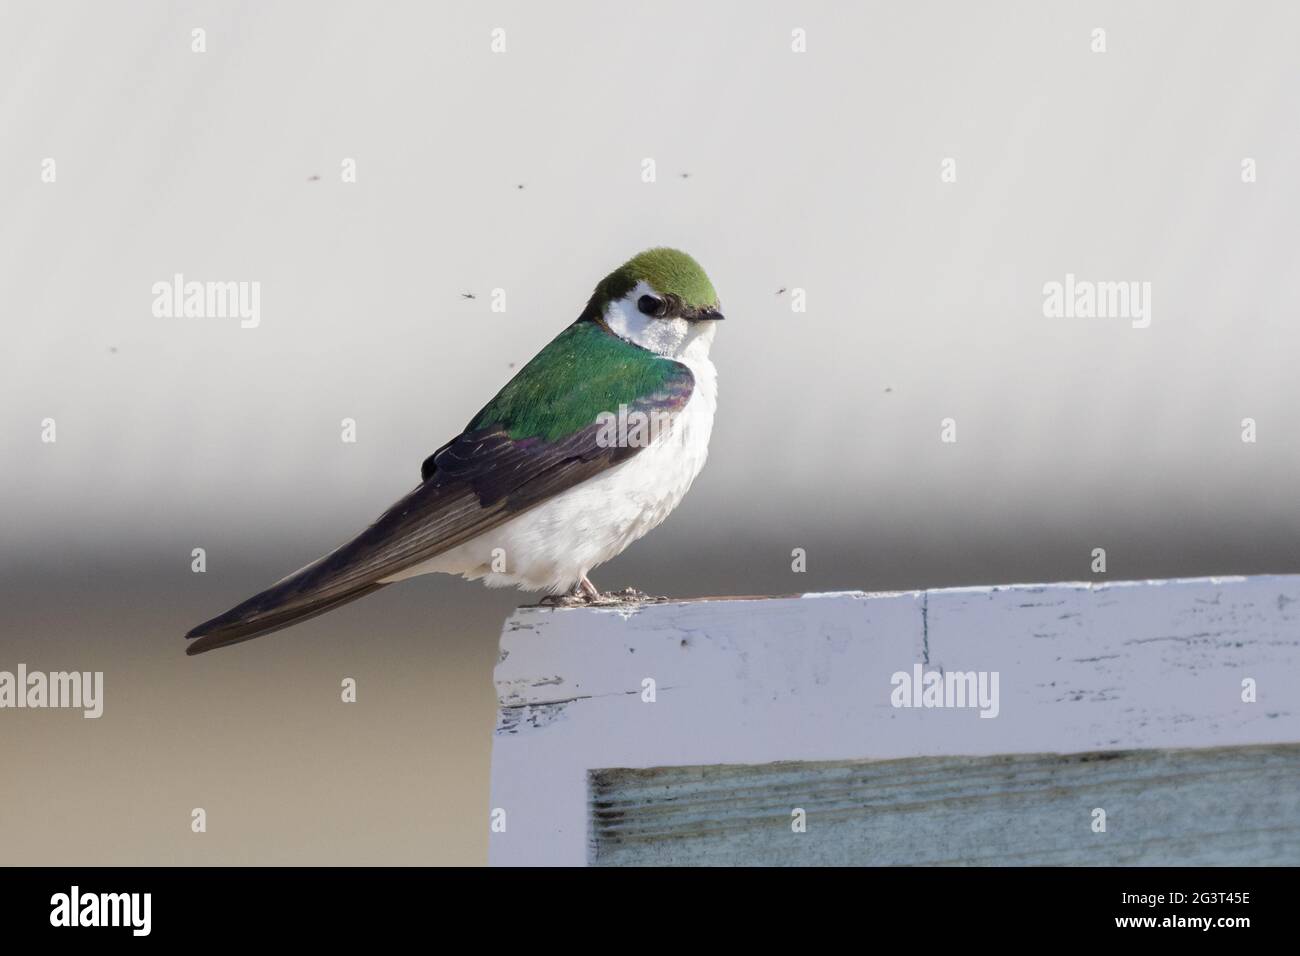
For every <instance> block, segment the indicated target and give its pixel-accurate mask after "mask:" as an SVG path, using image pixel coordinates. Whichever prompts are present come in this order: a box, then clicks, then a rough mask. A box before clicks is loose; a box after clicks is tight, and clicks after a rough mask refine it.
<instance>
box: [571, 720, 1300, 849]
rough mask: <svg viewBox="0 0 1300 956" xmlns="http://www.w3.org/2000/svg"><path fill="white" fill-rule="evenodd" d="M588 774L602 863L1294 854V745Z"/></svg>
mask: <svg viewBox="0 0 1300 956" xmlns="http://www.w3.org/2000/svg"><path fill="white" fill-rule="evenodd" d="M590 782H591V807H590V815H591V842H590V847H589V853H590V862H592V863H593V864H596V865H602V866H620V865H655V866H663V865H670V866H677V865H705V866H718V865H726V866H738V865H760V866H784V865H799V866H803V865H833V866H860V865H873V866H874V865H890V866H898V865H901V866H909V865H1057V866H1062V865H1107V866H1115V865H1142V866H1163V865H1224V864H1238V865H1258V864H1268V865H1289V866H1295V865H1297V864H1300V745H1280V746H1270V747H1225V748H1213V749H1206V750H1138V751H1103V752H1097V753H1089V754H1071V755H1065V756H1062V755H1057V754H1016V755H1006V756H997V757H919V758H910V759H905V760H883V761H869V762H863V761H849V762H841V763H777V764H765V765H761V766H729V765H720V766H718V765H715V766H709V767H659V768H652V769H645V770H594V771H592V772H591V781H590ZM1096 808H1100V809H1102V810H1104V811H1105V814H1106V817H1105V823H1106V830H1105V832H1094V831H1093V823H1094V817H1093V811H1094V809H1096ZM796 809H799V810H802V811H804V813H805V815H806V817H805V821H804V822H805V827H806V829H805V830H804V831H803V832H795V830H794V829H793V828H792V823H793V817H792V813H793V812H794V811H795V810H796Z"/></svg>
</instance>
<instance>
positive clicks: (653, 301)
mask: <svg viewBox="0 0 1300 956" xmlns="http://www.w3.org/2000/svg"><path fill="white" fill-rule="evenodd" d="M636 307H637V308H638V309H640V310H641V312H642V313H643V314H645V315H653V316H661V315H663V314H664V313H665V312H667V311H668V303H667V302H665V301H664V300H663V299H661V298H659V297H658V296H655V295H643V296H641V298H639V299H637V300H636Z"/></svg>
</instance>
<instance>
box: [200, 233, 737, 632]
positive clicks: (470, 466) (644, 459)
mask: <svg viewBox="0 0 1300 956" xmlns="http://www.w3.org/2000/svg"><path fill="white" fill-rule="evenodd" d="M722 319H723V314H722V311H721V304H720V301H719V299H718V295H717V292H716V291H715V290H714V288H713V284H712V283H711V282H710V281H709V278H708V276H707V275H706V274H705V272H704V270H703V268H701V267H700V265H699V263H697V262H696V261H695V260H694V259H693V258H691V257H690V256H689V255H687V254H686V253H684V252H681V251H678V250H676V249H669V248H664V247H656V248H652V249H648V250H646V251H644V252H641V253H639V254H637V255H635V256H633V257H632V258H631V259H629V260H627V261H626V262H625V263H623V265H621V266H619V267H618V268H617V269H615V270H614V271H613V272H611V273H610V274H609V275H607V276H606V277H605V278H604V279H602V280H601V281H600V282H599V283H597V285H596V287H595V290H594V291H593V292H592V294H591V297H590V298H589V299H588V301H587V304H586V307H585V308H584V309H583V310H582V312H581V313H580V314H579V315H578V317H577V318H576V319H575V320H573V321H572V322H571V323H570V324H569V325H568V326H566V327H565V328H564V329H563V330H562V331H561V332H560V333H559V334H558V335H557V336H556V337H555V338H554V339H552V340H551V342H550V343H549V344H547V345H546V346H545V347H544V348H543V349H542V350H541V351H540V352H539V353H537V355H536V356H534V357H533V358H532V359H531V360H530V361H529V362H527V363H525V364H524V366H523V367H522V368H520V369H519V371H518V372H517V373H516V374H515V375H514V377H512V378H511V379H510V380H509V381H508V382H507V383H506V384H505V386H504V387H503V388H502V389H501V390H500V391H499V392H498V393H497V394H496V396H495V397H494V398H493V399H492V400H491V401H489V402H488V403H487V404H486V405H485V406H483V408H482V409H481V410H480V411H479V412H478V414H476V415H475V416H474V417H473V418H472V419H470V421H469V424H468V425H466V427H465V429H464V430H463V431H462V432H461V433H460V434H459V435H457V436H456V437H454V438H452V439H451V440H450V441H448V442H447V443H446V444H444V445H442V447H440V448H438V449H437V450H436V451H435V452H434V453H433V454H431V455H429V456H428V457H427V458H426V459H425V460H424V462H423V464H422V466H421V469H420V483H419V484H418V485H416V487H415V488H414V489H413V490H412V491H411V492H410V493H408V494H407V495H406V496H404V497H403V498H401V499H400V500H399V501H398V502H397V503H396V504H394V505H392V507H390V508H389V509H388V510H387V511H385V512H384V513H383V514H382V515H381V516H380V517H379V518H378V519H377V520H376V521H375V522H374V524H372V525H371V526H370V527H369V528H367V529H366V530H365V531H363V532H361V533H360V534H358V535H357V536H356V537H354V538H353V539H352V540H350V541H348V542H347V543H345V544H343V545H341V546H339V547H338V548H336V549H335V550H333V551H331V552H330V553H329V554H327V555H325V556H324V557H321V558H319V559H317V560H316V561H313V562H312V563H311V564H308V565H307V566H306V567H304V568H301V569H300V570H298V571H295V572H294V573H293V574H290V575H289V576H288V577H286V578H283V579H282V580H280V581H279V582H278V583H276V584H274V585H272V586H271V587H269V588H267V589H266V590H265V591H262V592H261V593H259V594H256V595H254V596H253V597H251V598H249V599H248V600H246V601H244V602H243V603H241V604H238V605H236V606H235V607H233V608H231V609H230V610H229V611H226V612H225V613H224V614H221V615H219V616H217V617H214V618H212V619H211V620H209V621H207V622H205V623H203V624H200V625H198V626H197V627H195V628H194V629H193V630H191V631H190V632H189V633H188V634H186V635H185V636H186V638H187V639H189V640H190V643H188V644H187V645H186V653H187V654H190V655H194V654H201V653H204V652H206V651H210V650H213V649H215V648H218V647H225V646H228V645H232V644H237V643H240V642H243V641H247V640H251V639H252V638H255V637H259V636H261V635H264V634H270V633H273V632H275V631H279V630H281V629H283V628H286V627H290V626H291V625H294V624H297V623H299V622H302V621H305V620H308V619H310V618H313V617H316V616H317V615H320V614H324V613H325V612H327V611H331V610H333V609H334V608H336V607H339V606H341V605H343V604H347V603H348V602H350V601H354V600H356V599H357V598H360V597H363V596H365V595H367V594H370V593H372V592H374V591H377V590H379V589H380V588H383V587H386V586H388V585H390V584H393V583H396V582H398V581H402V580H405V579H407V578H411V577H415V576H417V575H421V574H428V573H434V572H438V573H446V574H454V575H460V576H462V577H464V578H466V579H469V580H482V581H483V582H484V583H485V584H486V585H488V586H489V587H511V586H514V587H517V588H519V589H521V590H526V591H544V592H546V593H547V594H548V595H550V596H553V597H554V598H556V599H558V600H562V601H571V602H574V603H585V602H590V601H593V600H599V599H600V598H601V595H600V592H599V590H598V589H597V588H596V587H595V585H594V584H592V582H591V580H590V578H589V577H588V574H589V573H590V572H591V570H592V569H593V568H595V567H597V566H598V565H600V564H603V563H604V562H606V561H608V560H610V559H611V558H613V557H615V556H616V555H618V554H620V553H622V552H623V550H624V549H626V548H627V547H628V546H629V545H630V544H632V543H633V542H635V541H637V540H638V539H639V538H641V537H642V536H643V535H645V534H646V533H647V532H649V531H651V530H652V529H654V528H655V527H657V526H658V525H659V524H660V523H662V522H663V520H664V519H665V518H667V517H668V515H669V514H670V513H671V512H672V511H673V509H675V508H676V507H677V505H678V504H680V503H681V501H682V499H683V497H684V496H685V495H686V493H687V491H688V490H689V489H690V487H691V484H692V483H693V482H694V481H695V478H696V477H697V476H698V475H699V473H700V471H701V469H702V468H703V467H704V462H705V459H706V458H707V456H708V446H709V438H710V435H711V434H712V431H713V419H714V414H715V411H716V409H717V370H716V369H715V367H714V365H713V362H712V361H711V360H710V358H709V350H710V346H711V345H712V344H713V340H714V337H715V334H716V330H717V328H718V322H719V321H720V320H722ZM647 422H649V423H650V424H651V426H653V425H654V424H655V423H658V427H645V424H646V423H647ZM624 426H627V427H624Z"/></svg>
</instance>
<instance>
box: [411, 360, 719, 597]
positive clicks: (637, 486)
mask: <svg viewBox="0 0 1300 956" xmlns="http://www.w3.org/2000/svg"><path fill="white" fill-rule="evenodd" d="M686 364H688V365H689V366H690V369H691V372H692V373H693V374H694V375H695V389H694V391H693V392H692V394H691V398H690V401H688V402H687V404H686V407H685V408H684V409H682V411H681V414H680V415H678V417H677V419H676V420H675V421H674V422H673V424H672V426H671V428H669V429H667V430H666V432H662V433H660V434H659V435H658V436H656V438H655V441H654V443H653V444H651V445H650V446H648V447H646V448H644V449H642V450H641V451H639V452H637V454H635V455H634V456H632V457H631V458H629V459H628V460H627V461H625V462H623V463H622V464H620V465H616V466H614V467H613V468H611V469H610V470H609V471H606V472H604V473H603V474H601V475H599V476H597V477H595V478H591V479H589V480H587V481H585V482H583V483H582V484H580V485H578V486H577V487H575V488H571V489H570V490H568V491H566V492H564V493H563V494H560V495H556V496H555V497H554V498H552V499H550V500H549V501H547V502H545V503H544V504H540V505H538V506H537V507H535V508H533V509H532V510H530V511H526V512H524V513H523V514H521V515H520V516H519V517H517V518H512V519H511V520H510V521H507V522H506V523H505V524H503V525H501V526H500V527H497V528H494V529H492V530H491V531H487V532H485V533H483V534H481V535H479V536H478V537H477V538H474V539H473V540H471V541H467V542H465V543H464V544H462V545H459V546H457V547H455V548H453V549H451V550H450V551H446V552H444V553H443V554H440V555H438V556H437V557H435V558H431V559H430V560H429V561H426V562H424V563H423V564H419V565H416V566H415V567H414V568H411V569H409V570H407V571H403V572H402V573H401V574H398V575H394V576H393V577H391V578H388V579H387V580H388V581H400V580H402V579H404V578H409V577H414V576H415V575H418V574H428V573H430V572H432V571H440V572H443V573H447V574H459V575H462V576H464V577H466V578H469V579H470V580H477V579H479V578H482V579H483V580H484V583H486V584H487V585H488V586H489V587H508V586H512V585H513V586H517V587H520V588H523V589H526V590H533V591H536V590H546V591H550V592H552V593H556V592H561V591H567V590H568V589H569V588H571V587H573V585H574V584H576V583H577V582H578V581H579V580H580V579H581V578H582V577H583V576H584V575H586V574H587V573H588V572H589V571H590V570H591V569H592V568H594V567H596V566H597V565H599V564H602V563H604V562H605V561H608V560H609V559H610V558H613V557H614V556H616V555H618V554H619V553H621V552H622V551H623V549H624V548H626V547H627V546H628V545H629V544H631V543H632V542H633V541H636V540H637V539H638V538H640V537H641V536H642V535H643V534H645V533H646V532H647V531H650V530H651V529H652V528H654V527H656V526H658V525H659V523H660V522H662V521H663V520H664V519H665V518H667V517H668V515H669V514H670V513H671V512H672V510H673V509H674V508H676V507H677V505H678V504H679V503H680V502H681V500H682V498H683V497H685V495H686V492H687V490H688V489H689V488H690V487H691V482H693V481H694V480H695V476H696V475H698V474H699V473H700V469H701V468H703V467H704V460H705V458H706V457H707V456H708V451H709V435H710V433H711V432H712V430H713V414H714V411H715V409H716V408H717V375H716V372H715V370H714V367H713V364H712V363H711V362H709V361H708V360H707V359H705V360H703V361H698V360H696V361H688V362H686ZM494 567H495V568H497V569H500V568H502V567H504V570H494Z"/></svg>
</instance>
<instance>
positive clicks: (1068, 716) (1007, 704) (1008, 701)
mask: <svg viewBox="0 0 1300 956" xmlns="http://www.w3.org/2000/svg"><path fill="white" fill-rule="evenodd" d="M917 664H920V665H921V666H922V667H923V668H925V669H927V670H929V669H934V670H940V671H943V672H944V673H945V674H948V673H955V672H963V671H982V672H997V673H998V674H999V681H1000V687H999V691H1000V694H999V697H1000V699H999V707H998V713H997V716H996V717H995V718H992V719H984V718H981V717H980V716H979V714H978V713H977V712H976V711H974V710H970V709H926V708H913V709H899V708H896V707H894V706H892V703H891V690H892V686H891V675H893V674H894V673H895V672H896V671H910V670H911V669H912V668H913V666H914V665H917ZM1246 679H1249V680H1251V681H1254V682H1255V684H1256V686H1257V698H1256V700H1254V701H1249V700H1246V699H1243V687H1242V682H1243V680H1246ZM647 680H651V681H653V686H654V688H655V697H654V701H653V702H648V701H647V700H645V699H643V686H644V682H645V681H647ZM496 682H497V691H498V697H499V700H500V707H499V712H498V726H497V731H496V735H495V739H494V744H493V755H492V807H493V808H494V809H500V810H502V811H504V812H505V819H506V820H507V821H508V824H507V826H506V828H505V830H504V831H502V832H493V834H492V836H491V842H490V850H489V852H490V858H491V860H492V862H494V863H507V864H508V863H518V864H529V863H532V864H545V863H563V864H573V865H581V864H584V863H586V862H587V858H588V849H589V829H588V825H589V821H588V818H587V811H588V806H589V803H588V773H589V771H592V770H599V769H602V768H610V767H625V768H633V769H645V768H655V767H682V766H705V765H715V764H742V765H760V764H769V763H773V762H784V761H800V762H821V761H833V762H840V761H861V760H873V761H879V760H894V759H899V758H913V757H962V756H992V755H1003V754H1040V753H1056V754H1062V753H1065V754H1068V753H1084V752H1093V751H1107V750H1145V749H1174V748H1214V747H1232V746H1248V745H1260V744H1291V743H1295V742H1297V741H1300V576H1267V577H1253V578H1207V579H1198V580H1185V581H1146V582H1124V583H1107V584H1054V585H1016V586H1009V587H989V588H959V589H950V590H933V591H910V592H902V593H892V594H864V593H861V592H845V593H837V594H826V595H806V596H804V597H802V598H779V599H778V598H774V599H746V600H726V601H723V600H705V601H697V602H671V603H666V604H656V605H648V606H644V607H635V606H634V607H626V608H598V609H546V608H521V609H520V610H519V611H517V612H516V613H515V615H514V616H513V617H512V618H511V619H510V620H509V621H508V622H507V623H506V627H505V630H504V632H503V634H502V637H501V657H500V662H499V664H498V666H497V669H496Z"/></svg>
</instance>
